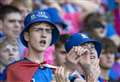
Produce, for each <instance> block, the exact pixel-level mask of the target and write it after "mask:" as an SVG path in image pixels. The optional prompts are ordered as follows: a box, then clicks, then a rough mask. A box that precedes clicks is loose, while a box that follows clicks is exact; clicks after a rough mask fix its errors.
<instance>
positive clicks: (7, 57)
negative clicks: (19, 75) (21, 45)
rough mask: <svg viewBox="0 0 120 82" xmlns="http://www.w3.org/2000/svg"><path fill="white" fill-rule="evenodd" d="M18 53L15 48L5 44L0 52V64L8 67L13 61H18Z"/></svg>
mask: <svg viewBox="0 0 120 82" xmlns="http://www.w3.org/2000/svg"><path fill="white" fill-rule="evenodd" d="M19 58H20V56H19V51H18V47H17V46H13V45H10V44H7V45H6V46H5V47H3V48H1V50H0V62H1V63H3V64H4V65H8V64H10V63H12V62H14V61H17V60H19Z"/></svg>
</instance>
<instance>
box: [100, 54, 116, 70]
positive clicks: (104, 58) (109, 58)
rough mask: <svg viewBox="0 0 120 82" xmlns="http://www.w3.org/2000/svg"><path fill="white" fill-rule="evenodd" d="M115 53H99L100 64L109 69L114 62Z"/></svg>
mask: <svg viewBox="0 0 120 82" xmlns="http://www.w3.org/2000/svg"><path fill="white" fill-rule="evenodd" d="M114 59H115V55H114V54H113V53H104V52H102V53H101V55H100V66H101V67H103V68H107V69H110V68H111V67H112V65H113V63H114Z"/></svg>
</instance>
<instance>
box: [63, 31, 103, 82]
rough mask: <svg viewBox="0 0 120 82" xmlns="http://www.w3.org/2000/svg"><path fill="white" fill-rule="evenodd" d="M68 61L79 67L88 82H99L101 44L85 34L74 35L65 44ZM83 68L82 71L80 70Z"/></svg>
mask: <svg viewBox="0 0 120 82" xmlns="http://www.w3.org/2000/svg"><path fill="white" fill-rule="evenodd" d="M65 49H66V51H67V52H68V55H67V60H68V61H70V62H72V63H74V64H76V65H78V70H79V71H80V72H81V71H83V73H82V75H84V76H85V81H86V82H97V81H98V77H99V75H100V69H99V59H98V57H99V56H100V52H101V43H99V42H98V41H96V40H93V39H91V38H89V37H88V36H87V35H85V34H83V33H76V34H73V35H72V36H71V37H70V38H69V39H68V41H67V42H66V43H65ZM80 68H81V69H80Z"/></svg>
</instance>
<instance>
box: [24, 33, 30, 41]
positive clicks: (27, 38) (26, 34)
mask: <svg viewBox="0 0 120 82" xmlns="http://www.w3.org/2000/svg"><path fill="white" fill-rule="evenodd" d="M29 37H30V35H29V33H28V32H25V33H24V38H25V40H26V41H27V42H28V41H29Z"/></svg>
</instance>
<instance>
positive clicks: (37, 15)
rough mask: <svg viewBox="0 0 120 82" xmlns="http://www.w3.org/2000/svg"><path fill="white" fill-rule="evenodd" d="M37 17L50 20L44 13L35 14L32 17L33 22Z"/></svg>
mask: <svg viewBox="0 0 120 82" xmlns="http://www.w3.org/2000/svg"><path fill="white" fill-rule="evenodd" d="M37 17H42V18H46V19H47V18H49V17H48V16H47V15H46V13H45V12H44V11H39V12H35V13H33V14H32V15H31V19H32V20H33V19H35V18H37Z"/></svg>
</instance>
